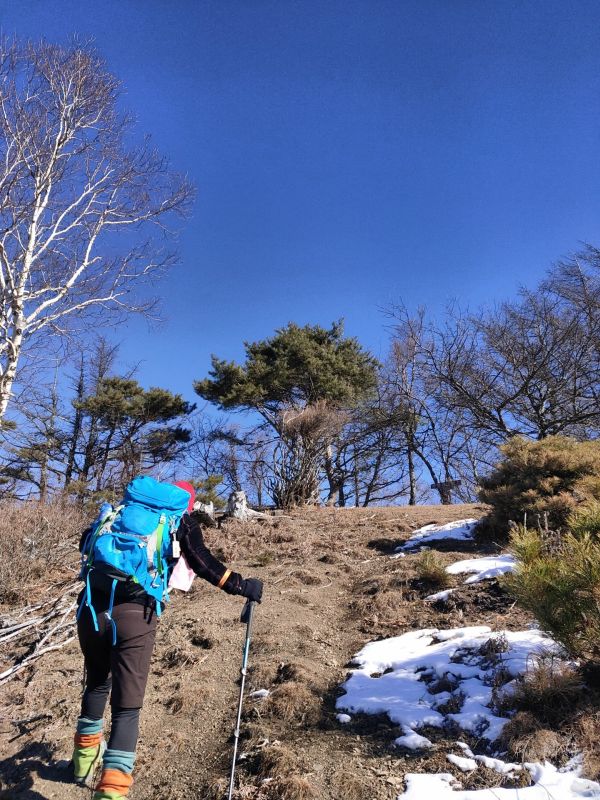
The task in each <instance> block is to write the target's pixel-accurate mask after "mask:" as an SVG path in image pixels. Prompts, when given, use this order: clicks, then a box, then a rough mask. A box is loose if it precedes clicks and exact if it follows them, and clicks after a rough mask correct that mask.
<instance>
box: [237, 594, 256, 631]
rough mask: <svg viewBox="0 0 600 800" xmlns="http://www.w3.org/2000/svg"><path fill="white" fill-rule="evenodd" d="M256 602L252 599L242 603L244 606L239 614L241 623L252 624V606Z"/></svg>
mask: <svg viewBox="0 0 600 800" xmlns="http://www.w3.org/2000/svg"><path fill="white" fill-rule="evenodd" d="M255 605H256V603H255V602H254V600H246V602H245V603H244V607H243V609H242V614H241V616H240V622H241V623H242V625H248V626H250V625H252V617H253V616H254V606H255Z"/></svg>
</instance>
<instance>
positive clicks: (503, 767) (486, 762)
mask: <svg viewBox="0 0 600 800" xmlns="http://www.w3.org/2000/svg"><path fill="white" fill-rule="evenodd" d="M474 758H475V761H479V763H480V764H483V766H484V767H487V768H488V769H493V770H494V772H499V773H500V775H510V774H511V773H513V772H520V771H521V770H522V766H521V765H520V764H512V763H511V762H510V761H502V759H500V758H490V756H474Z"/></svg>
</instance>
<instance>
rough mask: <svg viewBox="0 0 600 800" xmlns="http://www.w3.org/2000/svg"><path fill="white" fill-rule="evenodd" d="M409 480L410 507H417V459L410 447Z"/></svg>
mask: <svg viewBox="0 0 600 800" xmlns="http://www.w3.org/2000/svg"><path fill="white" fill-rule="evenodd" d="M407 455H408V480H409V484H410V490H409V491H410V493H409V497H408V505H409V506H416V505H417V477H416V474H415V458H414V453H413V449H412V447H411V446H410V445H409V446H408V453H407Z"/></svg>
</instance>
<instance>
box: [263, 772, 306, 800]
mask: <svg viewBox="0 0 600 800" xmlns="http://www.w3.org/2000/svg"><path fill="white" fill-rule="evenodd" d="M315 797H317V793H316V791H315V789H314V787H313V786H312V784H310V783H309V782H308V781H307V780H306V778H302V777H300V775H289V776H287V777H285V778H275V780H274V781H271V783H269V784H268V787H267V798H268V800H313V798H315Z"/></svg>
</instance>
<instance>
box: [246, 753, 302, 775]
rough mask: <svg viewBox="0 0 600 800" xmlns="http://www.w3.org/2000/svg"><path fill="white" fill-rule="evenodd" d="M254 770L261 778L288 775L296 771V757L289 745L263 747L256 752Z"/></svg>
mask: <svg viewBox="0 0 600 800" xmlns="http://www.w3.org/2000/svg"><path fill="white" fill-rule="evenodd" d="M256 771H257V774H258V775H260V777H261V778H282V777H288V776H289V775H292V774H293V773H297V772H298V758H297V756H296V754H295V753H294V751H293V750H291V749H290V748H289V747H283V746H282V745H273V746H272V747H265V748H263V749H262V750H260V751H259V753H258V757H257V763H256Z"/></svg>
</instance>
